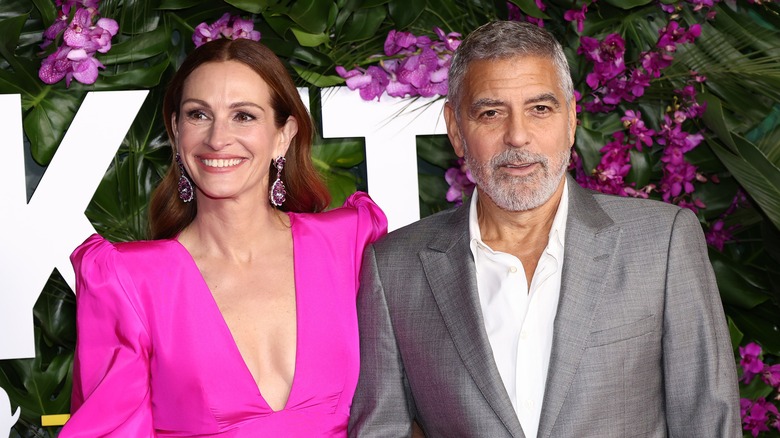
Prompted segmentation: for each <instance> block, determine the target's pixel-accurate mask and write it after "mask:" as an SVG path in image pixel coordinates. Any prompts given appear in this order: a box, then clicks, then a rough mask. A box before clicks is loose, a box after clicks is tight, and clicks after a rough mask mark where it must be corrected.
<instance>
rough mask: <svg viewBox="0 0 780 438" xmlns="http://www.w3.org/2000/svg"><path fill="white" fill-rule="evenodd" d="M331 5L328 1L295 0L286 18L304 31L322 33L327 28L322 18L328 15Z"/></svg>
mask: <svg viewBox="0 0 780 438" xmlns="http://www.w3.org/2000/svg"><path fill="white" fill-rule="evenodd" d="M332 4H333V2H331V1H328V0H297V1H295V2H294V3H293V4H292V7H291V8H290V12H289V14H288V16H289V17H290V18H291V19H292V20H293V21H294V22H296V23H298V25H300V26H301V27H302V28H303V29H304V30H305V31H307V32H310V33H313V34H318V33H322V32H325V29H326V28H327V23H326V21H325V20H323V18H325V17H328V16H329V15H330V9H331V5H332Z"/></svg>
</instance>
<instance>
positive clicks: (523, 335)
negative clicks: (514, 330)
mask: <svg viewBox="0 0 780 438" xmlns="http://www.w3.org/2000/svg"><path fill="white" fill-rule="evenodd" d="M520 339H521V340H523V341H525V340H526V339H528V331H526V330H523V331H521V332H520Z"/></svg>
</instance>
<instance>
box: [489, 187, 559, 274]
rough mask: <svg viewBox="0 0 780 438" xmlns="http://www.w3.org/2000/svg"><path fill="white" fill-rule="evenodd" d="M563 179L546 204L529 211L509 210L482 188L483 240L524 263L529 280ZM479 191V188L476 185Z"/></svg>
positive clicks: (491, 246) (543, 245)
mask: <svg viewBox="0 0 780 438" xmlns="http://www.w3.org/2000/svg"><path fill="white" fill-rule="evenodd" d="M564 188H565V184H564V180H563V179H561V182H560V184H559V185H558V188H557V189H556V190H555V192H553V195H552V196H551V197H550V199H548V200H547V201H546V202H545V203H544V204H542V205H540V206H539V207H536V208H534V209H531V210H526V211H507V210H504V209H503V208H501V207H499V206H498V205H496V204H495V203H494V202H493V200H492V199H490V197H489V196H487V195H486V194H485V193H484V192H482V191H481V190H480V191H479V193H478V195H477V221H478V223H479V230H480V234H481V238H482V241H483V242H485V244H486V245H488V246H489V247H490V248H492V249H493V250H494V251H501V252H505V253H508V254H512V255H514V256H515V257H517V258H518V259H520V261H521V262H522V263H523V266H524V267H525V270H526V274H529V273H530V274H531V275H527V277H528V279H529V282H530V278H531V276H532V275H533V272H534V270H535V269H536V264H537V263H538V262H539V258H540V257H541V254H542V252H543V251H544V248H545V247H547V242H548V241H549V236H550V229H551V228H552V225H553V221H554V220H555V213H556V212H557V211H558V205H559V204H560V202H561V197H562V195H563V190H564ZM477 190H479V188H477Z"/></svg>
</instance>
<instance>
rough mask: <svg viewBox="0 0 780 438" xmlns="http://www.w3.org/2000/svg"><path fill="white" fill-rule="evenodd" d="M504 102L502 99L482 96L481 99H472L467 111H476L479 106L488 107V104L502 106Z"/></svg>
mask: <svg viewBox="0 0 780 438" xmlns="http://www.w3.org/2000/svg"><path fill="white" fill-rule="evenodd" d="M504 105H505V103H504V101H503V100H500V99H490V98H487V97H483V98H481V99H477V100H476V101H474V102H473V103H472V104H471V105H469V112H475V111H478V110H479V109H481V108H485V107H490V106H504Z"/></svg>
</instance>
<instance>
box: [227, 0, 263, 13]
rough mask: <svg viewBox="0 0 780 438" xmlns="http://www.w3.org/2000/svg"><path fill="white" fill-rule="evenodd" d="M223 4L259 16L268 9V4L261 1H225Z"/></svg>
mask: <svg viewBox="0 0 780 438" xmlns="http://www.w3.org/2000/svg"><path fill="white" fill-rule="evenodd" d="M225 3H227V4H230V5H233V6H235V7H237V8H238V9H241V10H242V11H246V12H250V13H252V14H260V13H262V12H263V11H264V10H265V9H267V8H268V2H265V1H262V0H225Z"/></svg>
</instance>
